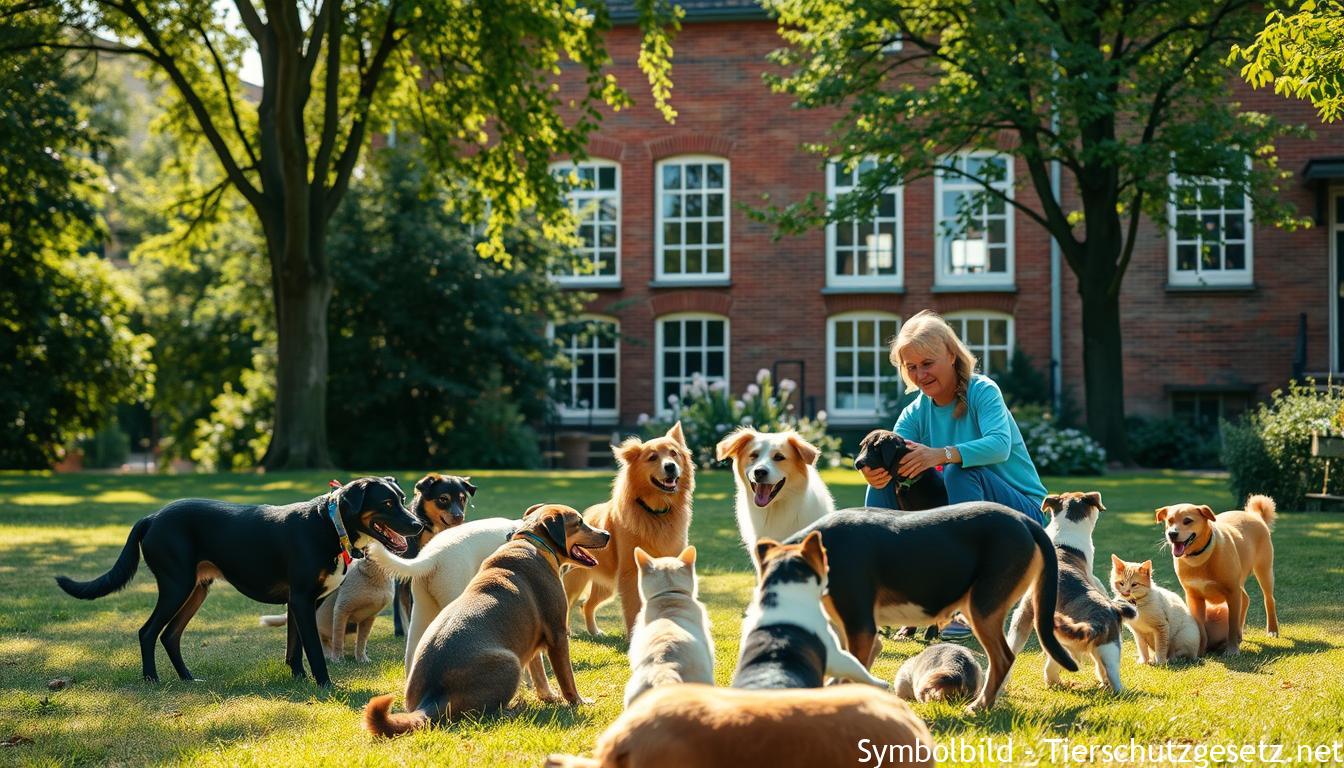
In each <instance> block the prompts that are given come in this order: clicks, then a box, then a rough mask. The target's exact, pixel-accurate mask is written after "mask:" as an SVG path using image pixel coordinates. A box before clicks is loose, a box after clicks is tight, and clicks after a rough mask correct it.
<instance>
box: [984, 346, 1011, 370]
mask: <svg viewBox="0 0 1344 768" xmlns="http://www.w3.org/2000/svg"><path fill="white" fill-rule="evenodd" d="M1007 370H1008V352H1007V351H1006V350H1002V349H995V350H992V351H991V352H990V353H989V360H988V361H987V365H986V368H985V372H986V373H1003V372H1004V371H1007Z"/></svg>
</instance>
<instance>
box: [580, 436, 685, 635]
mask: <svg viewBox="0 0 1344 768" xmlns="http://www.w3.org/2000/svg"><path fill="white" fill-rule="evenodd" d="M611 450H612V453H613V454H615V456H616V463H617V464H619V465H620V469H618V470H617V472H616V478H615V480H613V481H612V484H611V499H609V500H607V501H604V502H602V503H601V504H594V505H593V506H591V507H589V508H588V509H586V510H584V513H583V519H584V521H585V522H587V523H588V524H589V525H591V526H593V527H594V528H600V529H602V530H604V531H606V532H608V533H610V534H611V544H610V545H609V546H608V547H607V549H606V551H605V552H604V553H603V555H602V558H601V560H600V561H599V562H598V564H597V565H595V566H593V567H592V568H576V569H573V570H571V571H570V572H569V573H567V574H565V594H566V595H567V596H568V599H569V605H570V606H571V607H573V605H574V603H576V602H578V600H579V598H580V597H582V596H583V593H584V591H585V590H588V598H587V599H586V600H585V601H584V603H583V618H584V623H585V624H586V625H587V628H588V632H589V634H593V635H600V634H602V631H601V630H600V629H598V627H597V621H596V619H595V618H594V614H595V612H596V611H597V608H598V606H600V605H602V603H604V602H606V601H607V600H608V599H610V598H611V596H612V594H613V593H619V594H620V597H621V611H622V613H623V614H624V618H625V633H626V635H629V634H630V630H631V628H632V627H634V624H635V617H636V616H637V615H638V614H639V609H640V601H639V566H638V565H637V564H636V562H635V548H636V547H638V548H640V549H642V550H644V551H645V552H646V553H648V554H649V555H650V556H652V557H676V556H677V555H678V554H679V553H680V552H681V551H682V550H683V549H685V548H686V544H687V535H688V534H689V532H690V529H691V497H692V495H693V494H694V493H695V462H694V461H692V460H691V451H690V448H688V447H687V445H686V437H685V435H683V434H682V431H681V422H677V423H676V424H673V425H672V428H671V429H669V430H667V434H665V435H663V436H662V437H655V438H653V439H652V440H649V441H647V442H646V441H643V440H640V439H639V438H637V437H631V438H628V439H627V440H625V442H623V443H621V444H620V445H617V446H613V447H612V449H611ZM589 585H591V589H590V588H589Z"/></svg>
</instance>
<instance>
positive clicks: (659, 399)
mask: <svg viewBox="0 0 1344 768" xmlns="http://www.w3.org/2000/svg"><path fill="white" fill-rule="evenodd" d="M668 320H719V321H722V322H723V377H722V380H723V385H724V386H725V387H728V386H730V384H729V382H730V378H729V377H730V375H731V373H732V368H731V366H732V344H733V334H732V331H733V327H732V322H731V321H730V320H729V319H728V318H727V317H726V316H724V315H716V314H714V313H712V312H672V313H669V314H666V315H659V316H658V317H656V318H654V320H653V327H654V346H653V412H654V413H657V414H660V415H667V414H670V413H671V412H672V408H671V406H670V405H668V403H667V401H666V400H665V399H664V395H663V383H664V382H663V380H664V378H665V375H664V372H663V353H665V352H666V351H667V344H666V342H665V341H664V339H663V323H664V322H666V321H668ZM700 348H701V349H702V350H709V349H714V348H713V347H709V346H708V344H704V343H702V344H701V345H700ZM679 349H681V361H682V366H681V370H682V371H683V373H681V374H678V375H677V377H676V378H677V381H680V382H682V385H683V386H684V385H685V384H687V383H689V382H690V380H691V377H689V376H686V375H685V373H684V372H685V370H686V366H685V362H686V337H685V334H684V333H683V335H682V343H681V346H680V347H679ZM705 378H706V379H707V380H708V381H709V382H711V383H712V382H714V381H717V380H718V378H717V377H716V378H710V377H709V376H707V375H706V376H705ZM678 397H680V388H678Z"/></svg>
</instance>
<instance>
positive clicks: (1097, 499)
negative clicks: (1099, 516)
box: [1083, 491, 1106, 512]
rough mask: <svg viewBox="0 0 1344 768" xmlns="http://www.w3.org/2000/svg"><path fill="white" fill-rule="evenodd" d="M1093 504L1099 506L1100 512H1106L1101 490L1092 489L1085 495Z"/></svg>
mask: <svg viewBox="0 0 1344 768" xmlns="http://www.w3.org/2000/svg"><path fill="white" fill-rule="evenodd" d="M1083 498H1085V499H1087V500H1088V502H1090V503H1091V504H1092V506H1094V507H1096V508H1097V511H1098V512H1105V511H1106V506H1105V505H1104V504H1102V503H1101V491H1091V492H1090V493H1087V494H1085V495H1084V496H1083Z"/></svg>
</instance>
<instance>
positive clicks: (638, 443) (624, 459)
mask: <svg viewBox="0 0 1344 768" xmlns="http://www.w3.org/2000/svg"><path fill="white" fill-rule="evenodd" d="M642 450H644V441H643V440H640V439H639V438H638V437H627V438H625V440H624V441H623V442H622V443H621V444H620V445H613V446H611V455H613V456H615V457H616V463H618V464H620V465H621V466H622V467H628V466H630V465H631V464H634V463H635V459H638V458H639V452H640V451H642Z"/></svg>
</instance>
